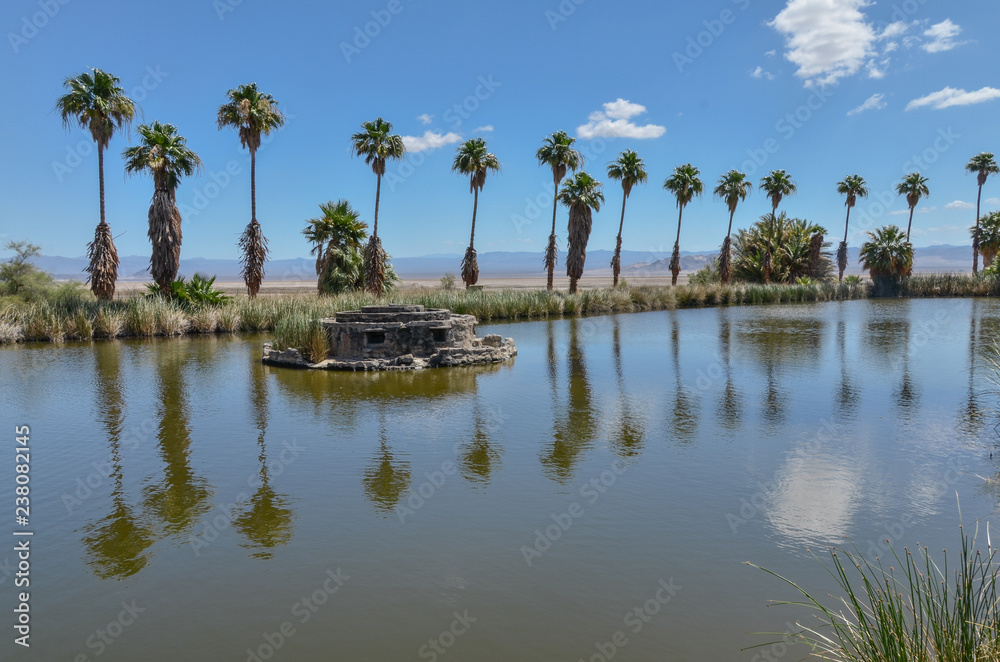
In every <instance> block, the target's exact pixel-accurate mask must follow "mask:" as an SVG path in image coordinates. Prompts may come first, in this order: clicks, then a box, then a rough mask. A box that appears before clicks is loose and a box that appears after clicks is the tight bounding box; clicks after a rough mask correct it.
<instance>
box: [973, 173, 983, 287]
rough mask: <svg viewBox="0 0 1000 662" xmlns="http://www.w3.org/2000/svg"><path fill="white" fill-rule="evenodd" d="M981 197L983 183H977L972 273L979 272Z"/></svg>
mask: <svg viewBox="0 0 1000 662" xmlns="http://www.w3.org/2000/svg"><path fill="white" fill-rule="evenodd" d="M982 197H983V185H982V184H980V185H979V193H978V194H976V234H975V236H974V237H973V238H972V273H974V274H977V273H979V201H980V199H981V198H982Z"/></svg>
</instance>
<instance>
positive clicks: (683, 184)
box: [663, 163, 705, 207]
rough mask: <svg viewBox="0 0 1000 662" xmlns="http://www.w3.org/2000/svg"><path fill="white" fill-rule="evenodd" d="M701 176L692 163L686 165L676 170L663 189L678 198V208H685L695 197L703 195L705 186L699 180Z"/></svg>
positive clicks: (665, 182) (664, 183)
mask: <svg viewBox="0 0 1000 662" xmlns="http://www.w3.org/2000/svg"><path fill="white" fill-rule="evenodd" d="M699 174H700V173H699V172H698V168H696V167H694V166H693V165H691V164H690V163H685V164H684V165H679V166H677V167H676V168H674V172H673V174H672V175H670V176H669V177H667V179H666V180H665V181H664V182H663V188H664V189H665V190H667V191H670V192H671V193H672V194H673V195H674V197H675V198H677V206H678V207H684V206H685V205H686V204H687V203H689V202H691V200H692V199H694V196H696V195H698V196H700V195H701V194H702V191H703V190H704V187H705V185H704V184H703V183H702V181H701V179H700V178H699V176H698V175H699Z"/></svg>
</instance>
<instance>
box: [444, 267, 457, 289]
mask: <svg viewBox="0 0 1000 662" xmlns="http://www.w3.org/2000/svg"><path fill="white" fill-rule="evenodd" d="M441 289H442V290H453V289H455V274H453V273H451V272H450V271H448V272H446V273H445V275H443V276H441Z"/></svg>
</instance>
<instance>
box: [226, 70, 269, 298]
mask: <svg viewBox="0 0 1000 662" xmlns="http://www.w3.org/2000/svg"><path fill="white" fill-rule="evenodd" d="M226 96H227V97H228V98H229V101H227V102H226V103H224V104H222V105H221V106H219V114H218V120H217V123H218V126H219V129H220V130H221V129H223V128H225V127H227V126H231V127H233V128H235V129H236V130H237V131H239V136H240V145H241V146H243V147H246V148H247V149H248V150H250V223H249V224H248V225H247V227H246V229H245V230H244V231H243V235H242V236H241V237H240V244H239V245H240V249H241V250H242V251H243V254H242V256H241V258H240V261H241V262H242V263H243V282H245V283H246V285H247V294H248V295H249V296H250V298H251V299H252V298H253V297H255V296H257V292H258V291H260V283H261V281H262V280H264V262H265V261H266V260H267V252H268V251H267V238H266V237H264V233H263V232H261V229H260V223H258V222H257V149H258V148H259V147H260V136H261V134H264V135H265V136H266V135H269V134H270V133H271V131H273V130H275V129H277V128H279V127H281V126H282V125H283V124H284V123H285V116H284V115H283V114H282V113H281V111H280V110H278V102H277V101H275V100H274V97H272V96H271V95H270V94H264V93H263V92H261V91H260V90H258V89H257V83H250V84H249V85H240V86H239V87H237V88H236V89H234V90H229V91H228V92H226Z"/></svg>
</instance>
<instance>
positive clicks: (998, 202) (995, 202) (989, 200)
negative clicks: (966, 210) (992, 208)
mask: <svg viewBox="0 0 1000 662" xmlns="http://www.w3.org/2000/svg"><path fill="white" fill-rule="evenodd" d="M983 202H985V203H986V204H988V205H1000V198H986V199H985V200H983Z"/></svg>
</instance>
